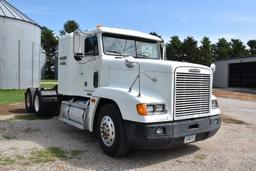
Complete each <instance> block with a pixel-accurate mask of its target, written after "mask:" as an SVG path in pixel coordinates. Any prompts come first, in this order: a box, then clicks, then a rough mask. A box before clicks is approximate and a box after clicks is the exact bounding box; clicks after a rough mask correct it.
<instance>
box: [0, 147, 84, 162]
mask: <svg viewBox="0 0 256 171" xmlns="http://www.w3.org/2000/svg"><path fill="white" fill-rule="evenodd" d="M82 153H83V151H80V150H72V151H70V152H68V151H64V150H63V149H61V148H59V147H49V148H46V149H40V150H39V149H35V150H33V151H32V152H30V153H29V154H28V155H25V156H23V155H19V154H16V155H15V156H12V157H6V156H3V155H1V154H0V166H1V165H4V166H6V165H12V164H18V165H23V166H24V165H31V164H39V163H48V162H54V161H56V160H70V159H73V158H75V157H77V156H78V155H80V154H82Z"/></svg>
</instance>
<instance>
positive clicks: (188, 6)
mask: <svg viewBox="0 0 256 171" xmlns="http://www.w3.org/2000/svg"><path fill="white" fill-rule="evenodd" d="M8 2H10V3H11V4H12V5H14V6H15V7H16V8H18V9H19V10H21V11H22V12H24V13H25V14H26V15H28V16H29V17H30V18H32V19H33V20H35V21H36V22H37V23H38V24H40V25H43V26H47V27H48V28H50V29H52V30H54V32H55V33H56V34H59V30H61V29H62V28H63V24H64V22H65V21H67V20H69V19H73V20H75V21H77V22H78V23H79V25H80V29H82V30H87V29H89V30H90V29H93V28H95V27H96V25H99V24H101V25H104V26H107V27H118V28H127V29H134V30H138V31H142V32H147V33H149V32H152V31H154V32H157V33H158V34H160V35H161V36H162V37H163V38H164V40H165V41H169V40H170V37H171V36H174V35H177V36H179V37H180V38H181V39H184V38H185V37H187V36H192V37H194V38H195V39H197V40H198V41H200V40H201V39H202V37H204V36H207V37H209V38H210V39H211V41H212V42H217V40H218V39H219V38H221V37H224V38H226V39H228V40H230V38H239V39H241V40H242V41H244V42H245V43H246V42H247V41H248V40H250V39H256V10H255V7H256V1H255V0H158V1H157V0H73V1H72V0H69V1H67V0H8Z"/></svg>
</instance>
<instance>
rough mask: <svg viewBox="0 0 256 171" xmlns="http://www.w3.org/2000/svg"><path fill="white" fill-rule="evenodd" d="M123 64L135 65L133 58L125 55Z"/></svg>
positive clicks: (130, 66) (129, 66)
mask: <svg viewBox="0 0 256 171" xmlns="http://www.w3.org/2000/svg"><path fill="white" fill-rule="evenodd" d="M125 66H126V67H127V68H133V67H134V66H135V59H134V57H133V56H128V57H125Z"/></svg>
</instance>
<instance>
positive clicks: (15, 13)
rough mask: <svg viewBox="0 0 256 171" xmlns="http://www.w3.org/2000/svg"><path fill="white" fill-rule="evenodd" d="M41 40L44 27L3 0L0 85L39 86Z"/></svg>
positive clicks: (18, 87) (0, 26)
mask: <svg viewBox="0 0 256 171" xmlns="http://www.w3.org/2000/svg"><path fill="white" fill-rule="evenodd" d="M40 43H41V27H40V26H39V25H38V24H37V23H36V22H35V21H33V20H32V19H30V18H29V17H28V16H26V15H25V14H23V13H22V12H21V11H19V10H18V9H16V8H15V7H14V6H12V5H11V4H10V3H8V2H7V1H6V0H0V89H24V88H27V87H38V86H39V82H40V77H41V74H40V73H41V64H40V46H41V45H40ZM41 61H42V60H41Z"/></svg>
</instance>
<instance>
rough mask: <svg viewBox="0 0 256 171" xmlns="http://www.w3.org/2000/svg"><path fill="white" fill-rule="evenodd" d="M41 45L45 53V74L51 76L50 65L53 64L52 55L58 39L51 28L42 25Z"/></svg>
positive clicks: (55, 49) (54, 52)
mask: <svg viewBox="0 0 256 171" xmlns="http://www.w3.org/2000/svg"><path fill="white" fill-rule="evenodd" d="M41 46H42V48H43V49H44V50H45V54H46V76H48V78H49V77H50V78H53V74H54V73H52V71H51V67H52V66H53V65H54V61H55V59H54V57H55V54H56V51H57V46H58V40H57V38H56V37H55V35H54V33H53V30H50V29H48V28H47V27H42V32H41Z"/></svg>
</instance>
